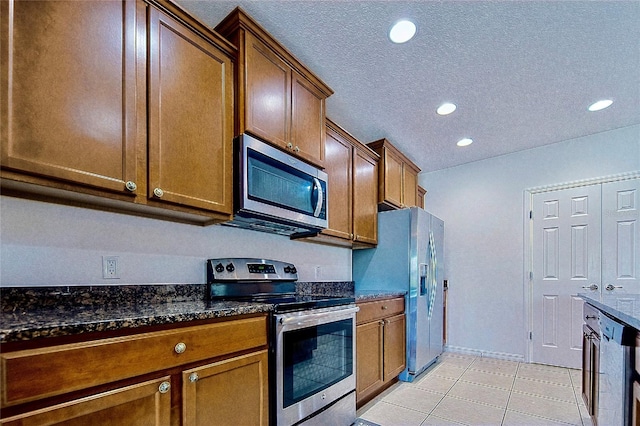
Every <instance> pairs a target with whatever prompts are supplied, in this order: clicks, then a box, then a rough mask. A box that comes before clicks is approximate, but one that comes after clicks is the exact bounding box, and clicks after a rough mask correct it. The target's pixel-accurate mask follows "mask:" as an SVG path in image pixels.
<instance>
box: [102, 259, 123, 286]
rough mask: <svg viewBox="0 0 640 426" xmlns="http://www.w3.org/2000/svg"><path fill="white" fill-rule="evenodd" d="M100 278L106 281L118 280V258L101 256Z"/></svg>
mask: <svg viewBox="0 0 640 426" xmlns="http://www.w3.org/2000/svg"><path fill="white" fill-rule="evenodd" d="M102 278H104V279H106V280H113V279H119V278H120V270H119V269H118V256H102Z"/></svg>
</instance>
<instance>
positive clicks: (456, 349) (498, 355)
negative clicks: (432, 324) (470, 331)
mask: <svg viewBox="0 0 640 426" xmlns="http://www.w3.org/2000/svg"><path fill="white" fill-rule="evenodd" d="M444 351H445V352H451V353H457V354H462V355H473V356H477V357H481V358H494V359H503V360H506V361H516V362H525V360H524V355H519V354H510V353H506V352H492V351H483V350H480V349H471V348H465V347H462V346H451V345H445V347H444Z"/></svg>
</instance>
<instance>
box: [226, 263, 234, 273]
mask: <svg viewBox="0 0 640 426" xmlns="http://www.w3.org/2000/svg"><path fill="white" fill-rule="evenodd" d="M235 270H236V267H235V266H233V263H229V264H228V265H227V272H233V271H235Z"/></svg>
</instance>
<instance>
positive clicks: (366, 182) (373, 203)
mask: <svg viewBox="0 0 640 426" xmlns="http://www.w3.org/2000/svg"><path fill="white" fill-rule="evenodd" d="M353 158H354V160H353V174H354V177H353V234H354V248H359V247H363V248H366V247H370V246H371V245H375V244H378V209H377V202H378V185H377V183H378V167H379V165H378V156H377V155H376V154H375V153H374V152H372V151H371V150H369V149H368V148H366V147H365V146H362V147H357V148H356V149H355V154H354V157H353Z"/></svg>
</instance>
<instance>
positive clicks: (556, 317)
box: [531, 184, 601, 368]
mask: <svg viewBox="0 0 640 426" xmlns="http://www.w3.org/2000/svg"><path fill="white" fill-rule="evenodd" d="M600 195H601V187H600V185H599V184H598V185H590V186H584V187H577V188H570V189H563V190H558V191H550V192H543V193H538V194H534V196H533V241H532V247H531V253H532V257H533V278H532V283H533V286H532V294H531V298H532V336H531V340H532V352H531V361H532V362H535V363H541V364H550V365H558V366H563V367H570V368H580V364H581V360H582V358H581V356H582V305H583V301H582V299H580V298H579V297H578V296H577V294H578V293H583V292H589V291H593V292H594V293H597V294H598V295H599V291H600V275H601V270H600V264H601V262H600V260H601V259H600V235H601V233H600V216H601V198H600ZM590 288H593V290H590Z"/></svg>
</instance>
